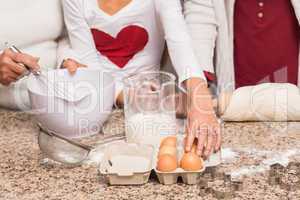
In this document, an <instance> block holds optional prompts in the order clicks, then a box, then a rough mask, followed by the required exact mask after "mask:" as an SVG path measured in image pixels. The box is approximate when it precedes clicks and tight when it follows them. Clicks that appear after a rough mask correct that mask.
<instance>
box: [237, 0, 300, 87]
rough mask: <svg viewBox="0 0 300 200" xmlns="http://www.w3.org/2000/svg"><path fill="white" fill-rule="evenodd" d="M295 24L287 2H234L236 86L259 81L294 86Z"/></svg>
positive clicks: (299, 30) (296, 69) (296, 38)
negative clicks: (285, 83) (284, 83)
mask: <svg viewBox="0 0 300 200" xmlns="http://www.w3.org/2000/svg"><path fill="white" fill-rule="evenodd" d="M299 38H300V29H299V24H298V21H297V18H296V15H295V12H294V9H293V6H292V4H291V2H290V1H287V0H276V1H268V0H236V4H235V14H234V62H235V63H234V64H235V79H236V87H237V88H238V87H241V86H246V85H255V84H257V83H263V82H280V83H282V82H289V83H293V84H297V80H298V76H297V75H298V57H299Z"/></svg>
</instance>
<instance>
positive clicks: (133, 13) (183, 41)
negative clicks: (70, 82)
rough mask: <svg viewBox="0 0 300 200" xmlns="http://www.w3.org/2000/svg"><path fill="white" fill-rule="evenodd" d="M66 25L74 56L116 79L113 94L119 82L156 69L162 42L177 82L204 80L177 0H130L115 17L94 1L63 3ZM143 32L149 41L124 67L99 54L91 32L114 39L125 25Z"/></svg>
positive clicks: (72, 0) (118, 90)
mask: <svg viewBox="0 0 300 200" xmlns="http://www.w3.org/2000/svg"><path fill="white" fill-rule="evenodd" d="M63 8H64V15H65V23H66V26H67V29H68V34H69V38H70V43H71V47H72V50H73V53H70V55H72V54H73V57H76V58H77V59H78V61H79V62H81V63H83V64H86V65H88V67H100V68H102V69H104V70H106V71H109V72H111V74H112V75H113V76H114V77H115V78H116V85H117V87H116V92H117V93H116V94H118V93H119V92H120V91H121V90H122V82H121V80H122V79H123V78H124V77H126V76H129V75H132V74H136V73H139V72H143V71H149V70H151V71H153V70H159V67H160V61H161V56H162V53H163V49H164V44H165V40H166V41H167V46H168V50H169V54H170V57H171V60H172V63H173V65H174V67H175V70H176V72H177V74H178V76H179V82H180V83H181V82H183V81H184V80H186V79H189V78H191V77H200V78H203V79H204V80H205V76H204V73H203V71H202V69H201V66H200V65H199V63H198V61H197V59H196V56H195V53H194V50H193V47H192V44H191V38H190V36H189V34H188V31H187V28H186V24H185V21H184V17H183V15H182V8H181V4H180V0H132V1H131V2H130V3H129V4H128V5H127V6H125V7H124V8H122V9H121V10H120V11H118V12H117V13H116V14H114V15H112V16H110V15H108V14H106V13H105V12H104V11H102V10H101V9H100V7H99V5H98V1H97V0H63ZM132 25H134V26H138V27H140V28H143V29H145V30H146V32H147V35H148V42H147V44H146V45H145V47H144V48H143V49H142V50H140V51H139V52H137V53H136V54H135V55H134V57H133V58H132V59H131V60H130V61H129V62H128V63H127V64H126V65H125V66H124V67H123V68H120V67H118V66H117V65H116V64H115V63H114V62H112V61H111V60H110V59H109V58H108V57H107V56H105V55H103V54H102V53H100V52H98V51H97V49H96V45H95V41H94V38H93V35H92V33H91V29H97V30H99V31H102V32H105V33H107V34H109V35H110V36H112V37H114V38H116V37H117V35H118V33H119V32H122V30H123V29H124V28H126V27H128V26H132Z"/></svg>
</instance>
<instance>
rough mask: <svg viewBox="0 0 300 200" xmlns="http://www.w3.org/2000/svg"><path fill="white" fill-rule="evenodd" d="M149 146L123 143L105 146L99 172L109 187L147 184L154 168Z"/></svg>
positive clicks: (151, 151)
mask: <svg viewBox="0 0 300 200" xmlns="http://www.w3.org/2000/svg"><path fill="white" fill-rule="evenodd" d="M153 153H154V148H153V147H152V146H151V145H141V144H129V143H125V142H120V143H115V144H112V145H109V146H107V148H106V150H105V152H104V156H103V159H102V162H101V164H100V166H99V172H100V174H102V175H105V176H106V177H107V178H108V182H109V183H110V184H111V185H139V184H144V183H147V182H148V180H149V176H150V173H151V171H152V169H153V168H154V166H155V163H154V161H153Z"/></svg>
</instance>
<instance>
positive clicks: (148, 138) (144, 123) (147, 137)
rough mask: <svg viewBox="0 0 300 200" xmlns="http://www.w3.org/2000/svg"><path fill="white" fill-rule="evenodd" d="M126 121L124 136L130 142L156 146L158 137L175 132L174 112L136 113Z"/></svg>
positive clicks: (158, 142)
mask: <svg viewBox="0 0 300 200" xmlns="http://www.w3.org/2000/svg"><path fill="white" fill-rule="evenodd" d="M125 121H126V138H127V141H128V142H130V143H139V144H149V145H154V146H155V147H158V146H159V144H160V139H161V138H162V137H165V136H168V135H175V134H176V117H175V113H171V114H164V113H151V114H148V113H147V114H143V113H137V114H134V115H132V116H130V117H129V118H126V119H125Z"/></svg>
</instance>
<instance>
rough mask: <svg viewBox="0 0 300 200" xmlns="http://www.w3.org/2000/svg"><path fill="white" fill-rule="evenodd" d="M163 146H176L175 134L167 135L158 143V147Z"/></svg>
mask: <svg viewBox="0 0 300 200" xmlns="http://www.w3.org/2000/svg"><path fill="white" fill-rule="evenodd" d="M163 146H172V147H176V146H177V137H176V136H168V137H166V138H164V139H163V140H162V141H161V143H160V147H163Z"/></svg>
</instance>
